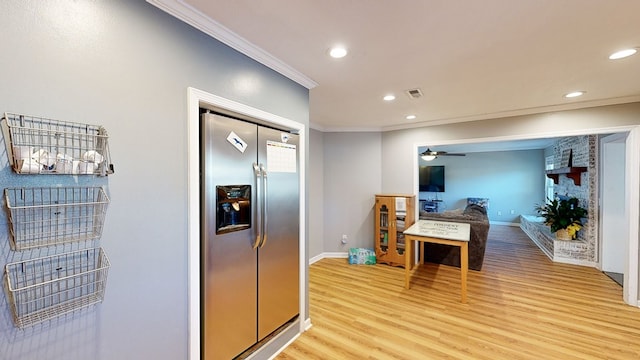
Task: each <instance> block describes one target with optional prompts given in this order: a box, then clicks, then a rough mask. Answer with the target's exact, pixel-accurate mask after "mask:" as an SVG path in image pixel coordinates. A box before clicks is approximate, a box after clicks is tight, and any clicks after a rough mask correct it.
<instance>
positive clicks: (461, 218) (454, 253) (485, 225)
mask: <svg viewBox="0 0 640 360" xmlns="http://www.w3.org/2000/svg"><path fill="white" fill-rule="evenodd" d="M420 219H424V220H435V221H451V222H460V223H467V224H469V225H471V234H470V237H469V269H472V270H478V271H479V270H481V269H482V263H483V262H484V253H485V249H486V245H487V237H488V236H489V218H488V217H487V210H486V209H485V208H484V207H482V206H480V205H475V204H471V205H468V206H467V207H466V208H465V209H464V211H463V212H462V214H459V213H456V212H444V213H427V212H421V213H420ZM424 249H425V250H424V256H425V257H424V258H425V261H428V262H433V263H437V264H444V265H451V266H457V267H460V248H459V247H457V246H449V245H442V244H431V243H425V244H424Z"/></svg>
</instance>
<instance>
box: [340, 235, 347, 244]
mask: <svg viewBox="0 0 640 360" xmlns="http://www.w3.org/2000/svg"><path fill="white" fill-rule="evenodd" d="M347 240H349V238H348V237H347V235H342V240H341V242H342V243H343V244H346V243H347Z"/></svg>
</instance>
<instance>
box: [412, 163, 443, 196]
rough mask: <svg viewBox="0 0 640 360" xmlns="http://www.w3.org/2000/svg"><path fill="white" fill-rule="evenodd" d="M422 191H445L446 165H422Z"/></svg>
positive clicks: (420, 182) (420, 179)
mask: <svg viewBox="0 0 640 360" xmlns="http://www.w3.org/2000/svg"><path fill="white" fill-rule="evenodd" d="M418 180H419V184H420V188H419V190H420V191H427V192H444V166H420V174H419V179H418Z"/></svg>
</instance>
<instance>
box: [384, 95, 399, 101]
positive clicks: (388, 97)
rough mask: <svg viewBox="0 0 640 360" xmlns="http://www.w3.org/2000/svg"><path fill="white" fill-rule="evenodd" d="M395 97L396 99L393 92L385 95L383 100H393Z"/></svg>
mask: <svg viewBox="0 0 640 360" xmlns="http://www.w3.org/2000/svg"><path fill="white" fill-rule="evenodd" d="M395 99H396V97H395V95H391V94H389V95H385V96H384V97H383V98H382V100H384V101H392V100H395Z"/></svg>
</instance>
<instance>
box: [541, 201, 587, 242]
mask: <svg viewBox="0 0 640 360" xmlns="http://www.w3.org/2000/svg"><path fill="white" fill-rule="evenodd" d="M536 211H537V212H538V214H540V216H542V217H543V218H544V223H545V224H546V225H549V227H550V229H551V232H556V231H558V230H561V229H568V230H570V235H571V236H572V237H575V233H576V232H577V231H578V230H580V228H581V227H582V225H583V224H582V219H583V218H584V217H585V216H587V209H585V208H582V207H580V206H578V199H577V198H574V197H572V198H568V199H562V200H558V199H553V200H551V201H550V202H548V203H546V204H544V205H538V206H536Z"/></svg>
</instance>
